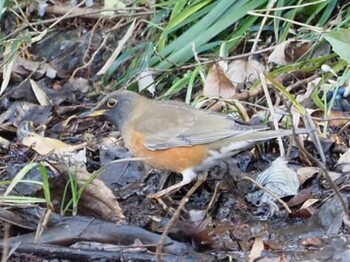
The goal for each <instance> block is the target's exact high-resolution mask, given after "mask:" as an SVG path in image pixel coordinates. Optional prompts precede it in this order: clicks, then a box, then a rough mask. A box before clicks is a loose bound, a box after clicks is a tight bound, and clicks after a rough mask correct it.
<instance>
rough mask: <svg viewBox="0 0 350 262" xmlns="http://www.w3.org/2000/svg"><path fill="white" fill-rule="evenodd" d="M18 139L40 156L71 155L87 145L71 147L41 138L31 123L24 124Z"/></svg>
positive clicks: (20, 128)
mask: <svg viewBox="0 0 350 262" xmlns="http://www.w3.org/2000/svg"><path fill="white" fill-rule="evenodd" d="M17 137H18V139H19V140H20V141H21V143H22V144H23V145H25V146H27V147H31V148H33V149H34V150H35V151H36V152H38V153H39V154H40V155H48V154H50V153H52V154H64V153H69V152H72V151H76V150H79V149H82V148H84V147H85V144H86V143H83V144H79V145H69V144H66V143H64V142H62V141H60V140H57V139H53V138H50V137H44V136H41V135H39V134H37V133H35V132H34V127H33V124H32V123H31V122H23V123H22V124H21V125H20V126H19V127H18V129H17Z"/></svg>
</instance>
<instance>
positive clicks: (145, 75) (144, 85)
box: [137, 68, 156, 95]
mask: <svg viewBox="0 0 350 262" xmlns="http://www.w3.org/2000/svg"><path fill="white" fill-rule="evenodd" d="M137 83H138V85H139V92H141V91H142V90H144V89H147V90H148V91H149V92H150V93H151V94H152V95H154V93H155V92H156V85H155V84H154V77H153V72H152V71H151V70H150V69H149V68H146V69H145V70H143V71H142V72H141V73H140V74H139V75H138V76H137Z"/></svg>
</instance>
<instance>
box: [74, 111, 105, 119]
mask: <svg viewBox="0 0 350 262" xmlns="http://www.w3.org/2000/svg"><path fill="white" fill-rule="evenodd" d="M107 111H108V110H107V109H99V110H96V109H91V110H89V111H87V112H84V113H82V114H80V115H79V117H80V118H85V117H96V116H102V115H104V114H105V113H106V112H107Z"/></svg>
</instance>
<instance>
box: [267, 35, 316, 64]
mask: <svg viewBox="0 0 350 262" xmlns="http://www.w3.org/2000/svg"><path fill="white" fill-rule="evenodd" d="M312 44H313V42H311V41H299V40H298V41H296V40H292V39H290V40H287V41H284V42H282V43H280V44H278V45H277V46H276V47H275V50H274V51H273V52H272V53H271V54H270V56H269V59H268V61H269V63H275V64H277V65H288V64H291V63H294V62H295V61H297V60H298V59H299V58H300V57H301V56H303V55H304V54H305V53H306V52H307V51H308V50H309V49H310V47H311V45H312Z"/></svg>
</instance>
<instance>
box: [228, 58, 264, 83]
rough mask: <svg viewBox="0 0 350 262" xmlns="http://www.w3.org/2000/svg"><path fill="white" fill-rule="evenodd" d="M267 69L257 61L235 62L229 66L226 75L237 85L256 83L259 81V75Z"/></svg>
mask: <svg viewBox="0 0 350 262" xmlns="http://www.w3.org/2000/svg"><path fill="white" fill-rule="evenodd" d="M265 71H266V69H265V67H264V66H263V65H262V64H261V63H260V62H259V61H257V60H254V59H248V60H243V59H242V60H234V61H233V62H232V63H231V64H229V66H228V70H227V72H226V75H227V76H228V78H229V79H230V80H231V82H232V83H235V84H246V83H247V82H248V83H254V82H256V81H257V80H259V74H261V73H265Z"/></svg>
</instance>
